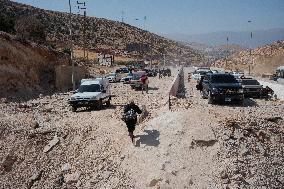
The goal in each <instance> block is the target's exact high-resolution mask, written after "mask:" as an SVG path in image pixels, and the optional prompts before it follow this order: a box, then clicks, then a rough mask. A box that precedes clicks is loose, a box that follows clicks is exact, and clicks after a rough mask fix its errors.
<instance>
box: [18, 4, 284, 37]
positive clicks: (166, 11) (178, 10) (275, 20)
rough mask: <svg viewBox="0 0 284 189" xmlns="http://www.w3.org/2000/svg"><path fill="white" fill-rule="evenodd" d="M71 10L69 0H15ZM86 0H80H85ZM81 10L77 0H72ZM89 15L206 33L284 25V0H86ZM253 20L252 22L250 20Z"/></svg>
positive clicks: (145, 26) (167, 29) (154, 28)
mask: <svg viewBox="0 0 284 189" xmlns="http://www.w3.org/2000/svg"><path fill="white" fill-rule="evenodd" d="M14 1H17V2H20V3H24V4H29V5H33V6H35V7H39V8H43V9H48V10H56V11H61V12H68V11H69V8H68V0H14ZM83 1H84V0H79V2H83ZM71 2H72V8H73V12H74V13H77V12H78V8H77V5H76V4H77V0H71ZM85 2H86V6H87V15H88V16H95V17H100V18H107V19H111V20H116V21H121V20H122V12H124V14H123V15H124V16H123V17H124V22H125V23H128V24H131V25H134V26H136V27H140V28H143V29H146V30H148V31H151V32H154V33H157V34H187V35H190V34H202V33H212V32H218V31H255V30H266V29H273V28H284V0H85ZM145 16H146V21H145V19H144V18H145ZM249 20H250V21H251V22H248V21H249Z"/></svg>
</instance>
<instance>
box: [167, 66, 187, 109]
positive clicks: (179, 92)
mask: <svg viewBox="0 0 284 189" xmlns="http://www.w3.org/2000/svg"><path fill="white" fill-rule="evenodd" d="M168 94H169V100H168V104H169V109H171V96H174V97H181V96H184V70H183V67H181V68H180V69H179V71H178V74H177V75H176V77H175V79H174V80H173V82H172V83H171V85H170V88H169V92H168Z"/></svg>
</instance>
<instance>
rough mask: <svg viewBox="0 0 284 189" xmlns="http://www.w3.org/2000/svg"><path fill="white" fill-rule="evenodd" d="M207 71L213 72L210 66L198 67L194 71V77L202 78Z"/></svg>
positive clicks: (196, 78)
mask: <svg viewBox="0 0 284 189" xmlns="http://www.w3.org/2000/svg"><path fill="white" fill-rule="evenodd" d="M207 73H212V71H211V70H210V69H209V68H198V69H197V70H195V71H194V72H193V73H192V78H193V79H195V80H200V79H201V76H204V75H205V74H207Z"/></svg>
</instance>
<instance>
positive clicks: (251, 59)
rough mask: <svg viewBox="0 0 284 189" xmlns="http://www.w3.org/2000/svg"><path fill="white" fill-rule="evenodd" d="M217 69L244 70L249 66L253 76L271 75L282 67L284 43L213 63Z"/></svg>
mask: <svg viewBox="0 0 284 189" xmlns="http://www.w3.org/2000/svg"><path fill="white" fill-rule="evenodd" d="M215 65H216V66H217V67H223V68H226V69H229V70H242V71H243V70H246V71H248V67H249V65H250V66H251V73H253V74H255V75H262V74H273V73H274V72H275V69H276V68H277V67H279V66H281V65H284V41H277V42H274V43H272V44H269V45H266V46H264V47H260V48H257V49H253V50H252V51H251V53H250V50H246V51H241V52H239V53H235V54H233V55H231V56H230V57H229V58H228V60H227V67H226V59H221V60H218V61H216V62H215Z"/></svg>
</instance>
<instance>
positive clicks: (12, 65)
mask: <svg viewBox="0 0 284 189" xmlns="http://www.w3.org/2000/svg"><path fill="white" fill-rule="evenodd" d="M67 64H68V59H67V58H66V57H65V56H64V55H62V54H58V53H57V52H55V51H52V50H50V49H48V48H46V47H44V46H40V45H38V44H35V43H31V42H20V41H18V40H17V39H16V38H15V37H14V36H12V35H9V34H7V33H4V32H1V33H0V91H1V93H0V97H9V96H14V97H17V96H25V97H28V96H29V95H32V94H33V93H34V92H35V91H38V92H44V91H48V90H54V87H55V76H54V74H55V67H56V66H59V65H67Z"/></svg>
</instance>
